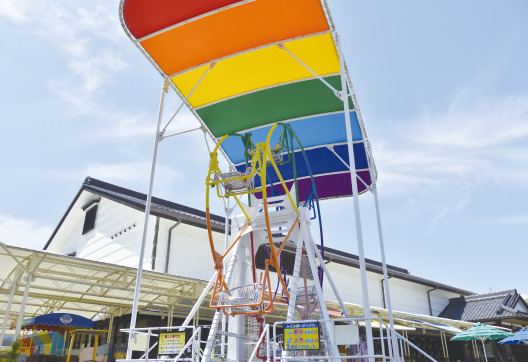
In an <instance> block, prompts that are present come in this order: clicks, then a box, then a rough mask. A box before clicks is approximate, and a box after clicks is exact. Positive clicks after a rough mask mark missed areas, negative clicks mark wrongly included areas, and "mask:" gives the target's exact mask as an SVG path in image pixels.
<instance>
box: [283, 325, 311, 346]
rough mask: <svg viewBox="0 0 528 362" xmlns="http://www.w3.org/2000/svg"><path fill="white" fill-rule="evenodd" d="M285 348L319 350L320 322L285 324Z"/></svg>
mask: <svg viewBox="0 0 528 362" xmlns="http://www.w3.org/2000/svg"><path fill="white" fill-rule="evenodd" d="M284 348H285V349H286V350H306V349H319V322H309V323H284Z"/></svg>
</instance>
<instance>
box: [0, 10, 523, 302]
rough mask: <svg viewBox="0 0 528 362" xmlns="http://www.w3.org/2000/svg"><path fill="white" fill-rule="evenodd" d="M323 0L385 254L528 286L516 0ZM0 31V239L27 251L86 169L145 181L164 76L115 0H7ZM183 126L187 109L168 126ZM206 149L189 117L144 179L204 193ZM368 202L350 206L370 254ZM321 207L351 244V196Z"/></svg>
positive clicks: (452, 279) (181, 195) (181, 193)
mask: <svg viewBox="0 0 528 362" xmlns="http://www.w3.org/2000/svg"><path fill="white" fill-rule="evenodd" d="M329 5H330V8H331V11H332V14H333V17H334V20H335V22H336V26H337V28H338V31H339V32H340V34H341V36H342V38H343V41H344V51H345V55H346V60H347V63H348V67H349V70H350V73H351V77H352V80H353V82H354V87H355V90H356V93H357V96H358V100H359V106H360V108H361V110H362V113H363V117H364V120H365V125H366V130H367V134H368V136H369V138H370V140H371V142H372V145H373V149H374V156H375V159H376V163H377V169H378V173H379V179H378V182H379V183H378V185H379V193H380V203H381V212H382V221H383V228H384V235H385V244H386V254H387V261H388V263H389V264H393V265H397V266H400V267H404V268H407V269H408V270H409V271H410V272H411V273H412V274H414V275H418V276H421V277H424V278H428V279H432V280H434V281H438V282H441V283H445V284H450V285H453V286H456V287H459V288H464V289H467V290H470V291H474V292H480V293H483V292H489V291H490V290H492V291H499V290H504V289H509V288H517V289H518V290H519V292H521V293H524V294H527V293H528V289H527V287H526V284H525V275H524V273H523V272H522V270H524V266H525V263H526V255H527V254H528V253H527V252H528V247H527V243H528V237H527V235H528V206H527V205H528V168H527V165H528V71H527V70H526V59H527V58H528V47H527V46H526V36H527V35H528V22H526V14H528V3H526V2H525V1H520V0H519V1H502V2H498V1H488V0H483V1H476V0H467V1H454V0H447V1H442V2H438V1H437V2H433V1H417V0H416V1H411V0H402V1H398V2H394V1H388V0H386V1H375V2H373V1H362V2H360V1H356V0H329ZM0 34H1V35H0V46H1V49H2V53H1V54H2V56H0V79H1V80H2V82H1V83H2V88H1V97H0V108H1V109H2V115H1V116H0V117H1V123H0V124H1V125H2V132H0V155H1V156H0V157H1V158H0V159H1V169H2V172H1V174H2V177H1V178H0V185H1V187H0V200H1V202H0V240H1V241H3V242H6V243H8V244H13V245H20V246H24V247H30V248H35V249H39V248H42V247H43V245H44V244H45V242H46V241H47V239H48V237H49V235H50V234H51V232H52V230H53V229H54V228H55V226H56V225H57V223H58V222H59V220H60V218H61V217H62V215H63V214H64V212H65V211H66V209H67V207H68V205H69V203H70V202H71V200H72V199H73V197H74V196H75V194H76V192H77V190H78V189H79V188H80V186H81V183H82V181H83V180H84V178H85V177H86V176H91V177H95V178H98V179H101V180H104V181H108V182H111V183H115V184H118V185H120V186H124V187H127V188H131V189H134V190H138V191H142V192H146V190H147V185H148V175H149V168H150V159H151V154H152V145H153V138H154V134H153V132H154V128H155V122H156V116H157V110H158V103H159V97H160V88H161V83H162V81H161V78H160V76H159V75H158V74H157V73H156V71H155V70H154V68H153V67H152V66H151V65H150V64H149V63H148V62H147V61H146V59H145V58H144V57H143V55H141V54H140V53H139V51H138V50H137V49H136V48H135V46H134V45H133V44H132V43H131V42H130V40H129V39H128V38H127V37H126V36H125V33H124V32H123V30H122V29H121V25H120V23H119V19H118V2H117V1H107V0H105V1H102V0H93V1H89V2H72V1H59V0H55V1H47V0H46V1H38V2H35V1H30V0H3V1H2V2H1V3H0ZM167 101H168V107H169V108H167V109H171V110H174V109H175V107H177V105H178V101H177V97H176V96H175V95H174V94H170V95H169V96H168V99H167ZM167 114H168V113H167ZM167 114H166V115H167ZM196 126H197V122H196V121H195V120H193V118H192V117H191V116H190V115H188V114H183V116H182V117H181V118H180V120H179V121H178V123H177V124H175V125H173V128H172V130H174V131H179V130H186V129H190V128H193V127H196ZM207 164H208V156H207V148H206V146H205V141H204V137H203V135H202V134H201V133H200V132H197V133H190V134H186V135H183V136H179V137H174V138H170V139H167V140H165V141H163V142H162V143H161V145H160V155H159V163H158V168H157V173H156V181H155V195H157V196H159V197H163V198H167V199H170V200H172V201H175V202H179V203H182V204H186V205H189V206H193V207H196V208H203V207H204V196H203V194H204V190H203V186H202V185H203V184H202V182H203V179H204V175H205V172H206V168H207ZM372 201H373V199H372V197H371V196H368V195H364V196H362V197H361V206H362V214H361V216H362V219H363V221H364V224H365V227H364V228H365V230H364V232H365V247H366V256H367V257H369V258H372V259H377V260H379V259H380V257H379V248H378V242H377V237H376V229H375V214H374V210H373V202H372ZM214 207H215V210H216V212H218V213H220V212H221V204H220V203H216V204H215V205H214ZM322 208H323V222H324V229H325V242H326V245H328V246H331V247H334V248H338V249H341V250H344V251H347V252H351V253H357V247H356V243H355V238H354V235H355V232H354V229H353V226H352V225H353V222H352V217H353V214H352V213H353V211H352V200H351V199H338V200H330V201H325V202H324V203H323V205H322Z"/></svg>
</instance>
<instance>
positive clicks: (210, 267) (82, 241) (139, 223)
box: [47, 193, 225, 280]
mask: <svg viewBox="0 0 528 362" xmlns="http://www.w3.org/2000/svg"><path fill="white" fill-rule="evenodd" d="M91 199H94V196H93V195H92V196H90V195H88V193H86V194H84V193H83V195H81V197H80V198H79V200H78V201H77V202H76V204H75V205H74V207H73V208H72V210H71V211H70V214H69V217H68V219H67V220H65V222H64V223H63V225H62V226H61V230H60V231H59V232H58V233H57V235H56V237H55V238H54V239H53V242H52V243H51V244H50V245H49V247H48V249H47V250H49V251H51V252H55V253H59V254H70V253H73V252H75V253H76V256H77V257H79V258H83V259H88V260H96V261H100V262H106V263H112V264H118V265H123V266H128V267H137V266H138V262H139V254H140V240H141V238H142V235H143V222H144V217H145V216H144V213H143V212H142V211H138V210H135V209H133V208H130V207H128V206H125V205H122V204H119V203H117V202H114V201H111V200H109V199H105V198H101V201H100V202H99V204H98V209H97V214H96V219H95V228H94V229H93V230H91V231H89V232H87V233H86V234H85V235H82V230H83V226H84V215H85V213H84V211H82V205H84V204H86V203H87V202H88V201H89V200H91ZM156 219H157V217H156V216H152V215H151V216H150V217H149V225H148V230H147V238H146V240H147V242H146V244H145V254H144V258H143V268H144V269H152V257H153V254H152V252H153V241H154V235H155V228H156ZM175 224H176V222H175V221H173V220H168V219H164V218H160V222H159V231H158V238H157V239H158V242H157V246H156V258H155V263H154V270H156V271H159V272H165V265H166V257H167V249H168V238H169V229H170V228H171V227H172V226H174V225H175ZM171 240H172V241H171V243H172V245H171V249H170V259H169V268H168V273H169V274H173V275H181V276H185V277H190V278H196V279H202V280H209V279H211V276H212V275H213V272H214V264H213V258H212V255H211V248H210V246H209V238H208V236H207V230H206V229H203V228H199V227H194V226H189V225H186V224H183V223H182V224H180V225H178V226H176V227H175V228H174V229H173V230H172V236H171ZM213 240H214V242H215V247H216V248H217V249H218V250H219V251H222V250H224V244H225V242H224V234H223V233H218V232H213ZM197 265H200V267H199V268H197V267H196V266H197Z"/></svg>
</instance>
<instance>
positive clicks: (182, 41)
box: [141, 0, 329, 75]
mask: <svg viewBox="0 0 528 362" xmlns="http://www.w3.org/2000/svg"><path fill="white" fill-rule="evenodd" d="M328 29H329V26H328V23H327V21H326V17H325V14H324V11H323V8H322V7H321V3H320V1H319V0H255V1H253V2H249V3H247V4H244V5H240V6H236V7H234V8H231V9H228V10H225V11H221V12H218V13H214V14H212V15H210V16H207V17H205V18H201V19H198V20H196V21H193V22H191V23H188V24H184V25H182V26H180V27H177V28H175V29H172V30H169V31H167V32H164V33H162V34H159V35H157V36H155V37H152V38H149V39H146V40H144V41H142V42H141V45H142V46H143V48H144V49H145V50H146V51H147V52H148V53H149V54H150V56H151V57H152V58H153V59H154V61H155V62H156V63H157V64H158V65H159V66H160V68H161V69H162V71H163V72H164V73H165V74H166V75H172V74H174V73H178V72H181V71H183V70H185V69H189V68H192V67H194V66H197V65H200V64H204V63H207V62H210V61H212V60H215V59H218V58H221V57H225V56H228V55H231V54H234V53H238V52H241V51H244V50H247V49H252V48H255V47H259V46H262V45H265V44H268V43H273V42H277V41H281V40H287V39H291V38H294V37H299V36H303V35H307V34H314V33H318V32H322V31H325V30H328Z"/></svg>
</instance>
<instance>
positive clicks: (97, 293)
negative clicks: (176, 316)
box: [0, 243, 207, 342]
mask: <svg viewBox="0 0 528 362" xmlns="http://www.w3.org/2000/svg"><path fill="white" fill-rule="evenodd" d="M0 278H1V279H0V306H2V307H1V308H0V309H2V310H3V311H4V318H3V322H2V332H1V335H0V342H1V341H3V337H4V335H5V332H6V329H7V328H9V327H10V326H13V327H15V335H19V334H20V329H21V325H22V320H23V319H24V317H34V316H38V315H42V314H48V313H52V312H64V313H74V314H80V315H82V316H84V317H87V318H90V319H98V318H99V319H106V318H113V317H114V316H121V315H123V314H128V313H130V310H131V307H132V304H133V300H134V295H135V287H134V284H135V282H136V269H135V268H130V267H124V266H118V265H114V264H108V263H101V262H97V261H90V260H85V259H79V258H75V257H69V256H64V255H58V254H53V253H50V252H47V251H37V250H30V249H24V248H19V247H15V246H10V245H6V244H3V243H0ZM206 285H207V281H203V280H198V279H191V278H183V277H178V276H173V275H168V274H164V273H158V272H152V271H145V274H144V276H143V279H142V281H141V293H140V295H139V296H138V308H139V309H140V310H142V312H146V313H149V314H156V315H167V314H169V319H170V320H172V314H173V313H175V312H176V313H177V312H180V313H187V312H188V311H189V310H190V309H191V307H192V305H193V303H194V301H195V300H196V299H197V298H198V296H199V295H200V293H201V292H202V290H203V289H204V287H205V286H206ZM203 312H205V311H203ZM203 312H202V313H203Z"/></svg>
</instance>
